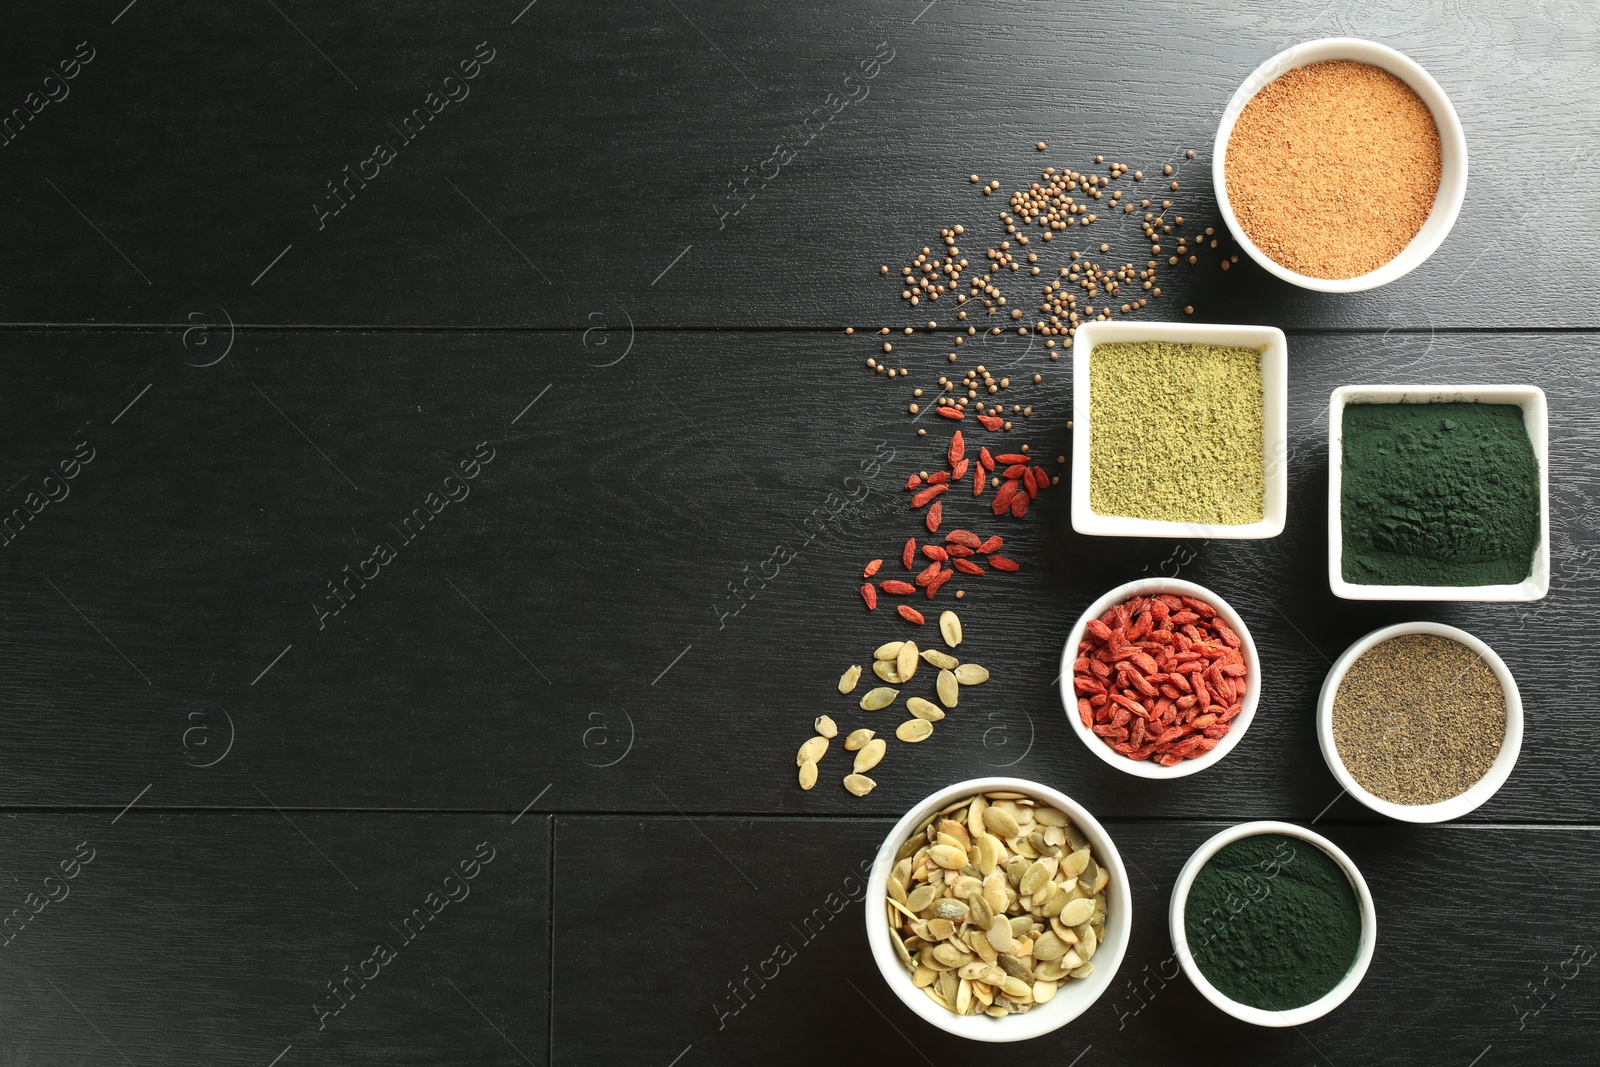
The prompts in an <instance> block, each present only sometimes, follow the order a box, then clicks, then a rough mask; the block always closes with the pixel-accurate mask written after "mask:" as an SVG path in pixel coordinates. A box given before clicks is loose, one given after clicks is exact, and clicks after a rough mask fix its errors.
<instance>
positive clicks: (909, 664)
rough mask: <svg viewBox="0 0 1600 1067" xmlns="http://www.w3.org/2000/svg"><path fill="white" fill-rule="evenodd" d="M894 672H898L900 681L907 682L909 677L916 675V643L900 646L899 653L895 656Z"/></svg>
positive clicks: (906, 643) (911, 642)
mask: <svg viewBox="0 0 1600 1067" xmlns="http://www.w3.org/2000/svg"><path fill="white" fill-rule="evenodd" d="M894 665H895V670H897V671H899V672H900V680H901V681H903V682H909V681H910V680H911V676H912V675H913V674H915V673H917V643H916V642H915V641H907V642H905V643H904V644H902V645H901V646H900V652H899V654H898V655H896V656H895V661H894Z"/></svg>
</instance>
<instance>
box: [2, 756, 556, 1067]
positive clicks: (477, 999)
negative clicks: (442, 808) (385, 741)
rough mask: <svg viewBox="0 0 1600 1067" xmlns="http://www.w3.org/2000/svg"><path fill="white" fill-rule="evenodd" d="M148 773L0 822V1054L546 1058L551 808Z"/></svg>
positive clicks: (196, 1059)
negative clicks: (457, 808)
mask: <svg viewBox="0 0 1600 1067" xmlns="http://www.w3.org/2000/svg"><path fill="white" fill-rule="evenodd" d="M195 773H203V772H195ZM254 781H255V782H256V783H257V784H259V785H260V787H261V788H262V789H263V790H264V791H265V794H266V795H267V796H270V797H271V798H272V799H274V800H276V799H277V797H278V795H279V794H280V792H281V788H282V787H281V785H280V784H279V783H276V782H274V781H273V780H272V778H271V776H270V775H267V774H263V775H260V776H258V777H256V778H255V779H254ZM137 789H138V787H137V786H135V787H134V788H133V789H132V790H130V791H129V792H128V795H127V796H126V797H123V798H121V803H125V802H126V801H128V800H131V799H133V795H134V792H136V791H137ZM159 789H160V786H157V787H156V789H153V790H151V792H150V793H148V794H146V795H145V796H144V797H143V798H142V799H141V800H140V802H139V804H138V805H137V806H135V807H134V808H133V809H132V810H130V811H128V812H127V813H126V814H125V815H122V816H121V817H120V818H115V821H113V819H114V817H115V816H116V812H114V811H113V812H112V813H110V814H107V813H101V812H96V813H94V814H83V813H70V814H39V813H31V814H21V815H18V814H11V815H8V816H7V817H6V818H5V819H4V820H0V853H3V855H4V857H5V858H4V860H3V862H0V870H3V872H4V875H5V878H4V882H5V888H4V889H3V896H0V902H3V905H4V914H5V915H6V917H7V925H6V927H5V932H4V934H3V935H0V936H3V938H4V942H5V943H4V947H3V948H0V975H3V980H4V983H5V987H6V995H5V996H4V997H3V998H0V1033H3V1037H0V1059H3V1060H4V1062H6V1063H15V1064H66V1063H74V1064H95V1065H101V1064H108V1065H109V1064H119V1065H120V1064H127V1063H136V1064H156V1063H160V1064H197V1065H198V1064H207V1065H229V1067H234V1065H237V1067H265V1065H266V1064H268V1063H275V1062H281V1063H282V1064H284V1065H291V1064H373V1065H377V1064H417V1065H420V1064H460V1065H466V1064H484V1063H512V1062H515V1063H523V1064H541V1065H542V1064H545V1063H548V1062H549V1060H548V1058H547V1053H548V1044H547V1041H546V1037H547V1023H546V1016H545V1004H546V991H547V989H548V980H549V972H548V956H547V954H546V952H547V945H548V938H547V931H548V929H549V923H548V900H547V896H546V893H547V890H548V887H549V873H550V872H549V845H550V824H549V817H548V816H543V815H538V814H536V813H534V814H529V815H528V816H526V817H524V818H523V819H521V820H520V821H519V822H518V823H517V824H516V825H514V826H513V825H512V824H511V820H510V819H508V818H506V817H503V816H438V815H386V816H374V815H370V814H333V813H313V812H299V813H296V814H295V815H294V816H293V817H292V819H291V818H289V817H286V816H284V815H283V814H281V813H279V812H275V811H273V810H272V808H271V807H270V806H269V805H268V803H266V802H265V801H264V802H263V804H262V809H263V810H261V811H258V812H250V813H238V814H222V813H210V814H185V815H173V814H161V813H158V812H155V811H151V810H149V809H150V808H152V807H155V806H158V805H160V804H161V802H162V795H161V793H160V792H159V791H158V790H159ZM121 803H119V805H118V806H119V807H120V806H121ZM84 842H87V845H86V847H85V848H84V849H83V850H80V847H79V846H80V844H82V843H84ZM80 856H90V857H91V859H90V860H89V862H87V863H82V864H79V865H78V866H76V868H75V869H74V868H71V867H62V866H61V865H62V863H63V862H68V863H71V862H73V861H75V860H76V859H77V858H78V857H80ZM463 863H466V864H468V866H466V867H463V866H462V864H463ZM68 871H72V872H73V874H72V876H70V877H67V876H66V874H67V872H68ZM468 874H470V875H471V876H470V877H464V875H468ZM52 876H53V877H52ZM63 887H64V890H65V893H64V895H63V891H64V890H63ZM29 894H36V895H38V896H44V895H46V894H53V895H54V896H56V897H58V898H59V900H58V901H57V902H54V903H49V904H46V905H45V906H44V907H43V908H42V910H37V912H36V913H35V908H36V907H37V905H33V904H30V903H29V902H28V896H29ZM13 908H19V909H21V911H20V912H18V911H13V910H12V909H13ZM19 916H21V917H22V918H25V919H26V922H25V923H20V920H19V918H18V917H19ZM19 924H20V925H21V929H20V930H17V929H16V926H17V925H19ZM380 943H381V944H383V945H385V946H386V947H387V949H388V953H387V956H375V951H376V946H377V945H378V944H380ZM385 960H386V962H384V961H385ZM352 976H354V977H352ZM329 983H336V984H338V986H339V993H338V994H337V999H336V994H335V993H334V992H333V991H332V989H331V988H330V986H329ZM341 1005H342V1006H341ZM335 1009H337V1010H335ZM291 1046H292V1051H286V1049H288V1048H290V1047H291ZM279 1056H282V1059H281V1061H279V1060H275V1059H274V1057H279Z"/></svg>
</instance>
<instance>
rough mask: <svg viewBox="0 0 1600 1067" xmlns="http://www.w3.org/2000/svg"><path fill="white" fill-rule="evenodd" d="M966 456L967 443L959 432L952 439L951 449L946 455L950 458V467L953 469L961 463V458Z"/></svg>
mask: <svg viewBox="0 0 1600 1067" xmlns="http://www.w3.org/2000/svg"><path fill="white" fill-rule="evenodd" d="M966 454H967V442H966V441H964V440H963V439H962V437H961V431H960V430H957V431H956V432H955V435H954V436H952V437H951V438H950V449H949V451H948V452H947V453H946V456H947V457H948V458H949V460H950V465H951V466H952V467H953V466H955V465H956V464H957V463H960V462H961V457H962V456H964V455H966Z"/></svg>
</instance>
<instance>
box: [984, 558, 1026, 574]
mask: <svg viewBox="0 0 1600 1067" xmlns="http://www.w3.org/2000/svg"><path fill="white" fill-rule="evenodd" d="M989 566H991V567H993V568H994V569H995V570H997V571H1020V570H1021V569H1022V564H1020V563H1018V562H1017V561H1016V560H1014V559H1007V558H1006V557H1005V556H990V557H989Z"/></svg>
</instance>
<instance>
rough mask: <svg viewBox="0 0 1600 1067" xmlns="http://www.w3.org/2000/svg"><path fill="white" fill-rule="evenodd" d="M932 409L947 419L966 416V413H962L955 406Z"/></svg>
mask: <svg viewBox="0 0 1600 1067" xmlns="http://www.w3.org/2000/svg"><path fill="white" fill-rule="evenodd" d="M934 410H935V411H937V412H938V413H939V414H941V415H943V416H944V417H945V418H947V419H964V418H966V415H964V414H963V413H962V411H961V409H960V408H957V407H948V408H935V409H934Z"/></svg>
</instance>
